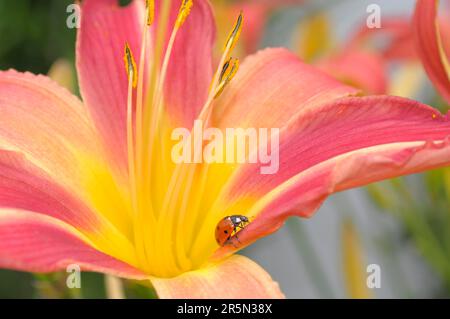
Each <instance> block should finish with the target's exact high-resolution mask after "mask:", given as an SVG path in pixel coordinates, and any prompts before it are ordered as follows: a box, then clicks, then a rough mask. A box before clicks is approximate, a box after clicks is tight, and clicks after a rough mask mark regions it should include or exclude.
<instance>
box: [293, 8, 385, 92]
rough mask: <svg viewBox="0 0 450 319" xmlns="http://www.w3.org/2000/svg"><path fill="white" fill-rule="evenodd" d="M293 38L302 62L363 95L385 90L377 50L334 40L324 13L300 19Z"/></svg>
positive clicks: (381, 65) (383, 73) (382, 68)
mask: <svg viewBox="0 0 450 319" xmlns="http://www.w3.org/2000/svg"><path fill="white" fill-rule="evenodd" d="M366 29H367V28H366ZM295 37H296V38H295V41H297V42H298V45H297V47H298V51H299V55H300V57H301V58H302V59H304V60H305V61H308V62H311V63H313V64H315V65H316V66H317V67H318V68H319V69H321V70H322V71H324V72H326V73H328V74H329V75H331V76H333V77H334V78H336V79H338V80H339V81H342V82H344V83H346V84H349V85H352V86H354V87H356V88H358V89H360V90H361V91H362V92H363V93H364V94H368V95H369V94H385V93H386V92H387V87H388V81H387V66H386V62H385V60H384V59H383V56H382V55H381V54H380V52H378V51H377V50H375V49H373V48H371V47H363V46H362V45H359V41H358V42H357V44H354V43H353V41H350V43H342V44H338V43H336V40H335V39H334V38H333V36H332V30H331V27H330V24H329V19H328V16H327V15H326V14H325V13H324V12H319V13H317V14H313V15H311V16H309V17H306V18H305V19H303V20H301V21H300V23H299V26H298V32H296V33H295ZM355 42H356V41H355Z"/></svg>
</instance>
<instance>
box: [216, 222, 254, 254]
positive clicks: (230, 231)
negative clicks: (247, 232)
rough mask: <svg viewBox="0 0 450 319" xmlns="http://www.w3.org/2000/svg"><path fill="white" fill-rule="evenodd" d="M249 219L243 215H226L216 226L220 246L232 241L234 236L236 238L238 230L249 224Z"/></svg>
mask: <svg viewBox="0 0 450 319" xmlns="http://www.w3.org/2000/svg"><path fill="white" fill-rule="evenodd" d="M248 223H249V220H248V218H247V217H246V216H243V215H231V216H226V217H224V218H223V219H222V220H221V221H220V222H219V223H218V224H217V226H216V241H217V243H218V244H219V245H220V246H225V245H226V244H228V243H231V241H230V240H231V239H232V238H236V240H237V241H239V239H238V238H237V232H239V231H240V230H242V229H244V227H245V226H247V225H248Z"/></svg>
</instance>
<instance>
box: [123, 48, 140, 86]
mask: <svg viewBox="0 0 450 319" xmlns="http://www.w3.org/2000/svg"><path fill="white" fill-rule="evenodd" d="M123 60H124V62H125V70H126V71H127V76H128V77H129V78H132V79H133V88H135V87H136V85H137V72H136V62H135V61H134V57H133V53H132V52H131V49H130V46H129V45H128V43H125V53H124V56H123Z"/></svg>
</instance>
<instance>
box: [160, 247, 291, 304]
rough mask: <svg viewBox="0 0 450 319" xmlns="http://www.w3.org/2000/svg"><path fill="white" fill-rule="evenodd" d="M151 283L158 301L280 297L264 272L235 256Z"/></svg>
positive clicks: (241, 257) (273, 283)
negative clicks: (164, 299) (168, 299)
mask: <svg viewBox="0 0 450 319" xmlns="http://www.w3.org/2000/svg"><path fill="white" fill-rule="evenodd" d="M151 281H152V284H153V286H154V287H155V289H156V292H157V293H158V296H159V297H160V298H178V299H186V298H189V299H194V298H195V299H197V298H201V299H211V298H213V299H214V298H217V299H225V298H228V299H242V298H251V299H253V298H255V299H259V298H261V299H263V298H277V299H278V298H284V295H283V293H282V292H281V291H280V288H279V287H278V284H277V283H276V282H274V281H273V280H272V278H270V275H269V274H268V273H267V272H266V271H265V270H264V269H262V268H261V267H260V266H259V265H258V264H256V263H255V262H253V261H251V260H250V259H248V258H247V257H244V256H239V255H235V256H231V257H229V258H228V259H226V260H224V261H222V262H220V263H218V264H213V265H209V266H207V267H205V268H203V269H201V270H198V271H191V272H187V273H184V274H182V275H180V276H178V277H175V278H169V279H161V278H152V280H151Z"/></svg>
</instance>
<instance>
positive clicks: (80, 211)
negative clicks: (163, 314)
mask: <svg viewBox="0 0 450 319" xmlns="http://www.w3.org/2000/svg"><path fill="white" fill-rule="evenodd" d="M1 209H18V210H25V211H30V212H33V213H35V214H40V215H45V216H49V217H52V218H53V219H55V220H59V221H60V222H63V223H66V224H68V225H70V226H71V227H74V228H76V229H77V230H78V231H79V232H80V233H82V234H84V236H86V238H89V239H90V240H91V241H92V242H94V243H95V244H96V245H97V247H99V248H100V249H102V250H103V251H105V252H108V253H109V254H112V255H114V256H117V257H119V258H122V259H123V260H127V261H128V262H129V263H132V264H136V256H135V252H134V248H133V246H132V244H131V242H130V240H129V238H127V234H126V233H123V232H122V229H121V228H117V227H116V225H114V224H113V223H112V222H111V221H110V220H108V219H106V218H105V216H102V215H101V214H99V213H98V212H97V211H95V209H93V208H92V207H91V206H88V204H86V203H85V202H84V201H82V200H81V199H80V198H79V197H77V195H76V194H74V193H73V192H71V191H70V190H68V189H67V188H65V187H63V186H61V185H60V184H58V182H57V181H55V180H54V179H53V178H52V177H51V176H50V175H49V174H47V173H46V172H45V171H44V170H42V169H40V168H39V167H37V166H35V165H34V164H33V163H31V162H29V161H28V160H27V158H26V157H25V156H24V155H23V154H21V153H17V152H12V151H4V150H0V210H1Z"/></svg>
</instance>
